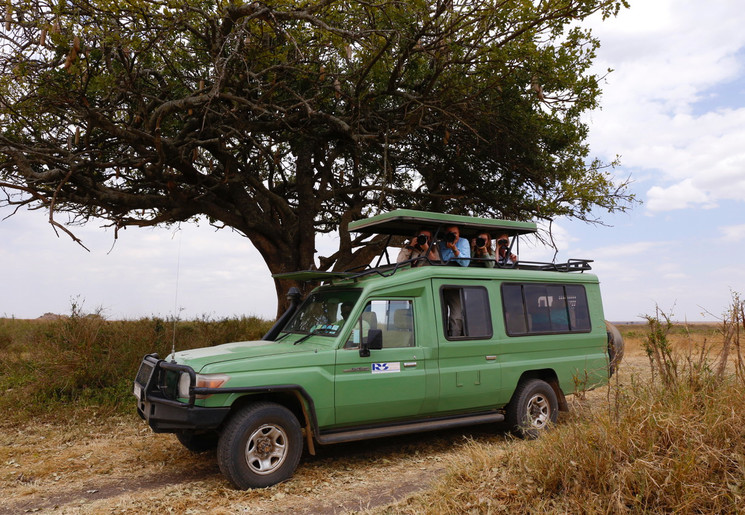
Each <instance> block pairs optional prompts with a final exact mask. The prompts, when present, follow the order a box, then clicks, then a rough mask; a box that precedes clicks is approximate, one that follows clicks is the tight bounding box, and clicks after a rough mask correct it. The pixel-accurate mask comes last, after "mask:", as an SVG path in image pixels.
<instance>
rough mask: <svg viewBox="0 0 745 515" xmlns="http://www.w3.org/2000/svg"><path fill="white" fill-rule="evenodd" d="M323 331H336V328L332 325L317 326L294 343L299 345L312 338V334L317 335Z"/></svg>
mask: <svg viewBox="0 0 745 515" xmlns="http://www.w3.org/2000/svg"><path fill="white" fill-rule="evenodd" d="M323 333H332V334H333V333H336V329H332V328H331V327H325V326H321V327H316V328H315V329H313V330H312V331H311V332H309V333H308V334H306V335H305V336H303V337H302V338H299V339H298V340H297V341H296V342H294V343H293V345H297V344H298V343H303V342H304V341H305V340H307V339H308V338H310V337H311V336H315V335H317V334H323Z"/></svg>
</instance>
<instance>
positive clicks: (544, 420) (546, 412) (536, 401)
mask: <svg viewBox="0 0 745 515" xmlns="http://www.w3.org/2000/svg"><path fill="white" fill-rule="evenodd" d="M527 415H528V422H529V423H530V426H531V427H533V428H535V429H543V428H545V427H546V425H548V421H549V419H550V416H551V406H550V405H549V403H548V399H546V397H545V396H543V395H534V396H533V397H531V398H530V400H529V401H528V409H527Z"/></svg>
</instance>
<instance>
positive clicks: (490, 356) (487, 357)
mask: <svg viewBox="0 0 745 515" xmlns="http://www.w3.org/2000/svg"><path fill="white" fill-rule="evenodd" d="M496 359H497V357H496V356H494V355H489V356H486V361H495V360H496Z"/></svg>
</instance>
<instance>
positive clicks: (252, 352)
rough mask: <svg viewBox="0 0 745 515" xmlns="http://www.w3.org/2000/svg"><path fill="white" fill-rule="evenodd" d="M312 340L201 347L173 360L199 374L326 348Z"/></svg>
mask: <svg viewBox="0 0 745 515" xmlns="http://www.w3.org/2000/svg"><path fill="white" fill-rule="evenodd" d="M324 339H325V340H329V342H332V341H333V339H329V338H324ZM312 340H314V338H311V339H309V340H308V341H305V342H302V343H301V344H299V345H293V344H292V342H271V341H266V340H258V341H249V342H233V343H224V344H222V345H216V346H214V347H202V348H200V349H191V350H185V351H181V352H177V353H176V355H175V358H176V362H177V363H179V364H182V365H189V366H190V367H191V368H193V369H194V371H195V372H197V373H199V372H200V371H201V370H202V369H203V368H204V367H205V366H207V365H214V364H216V363H225V362H228V361H236V360H244V359H251V358H260V357H265V356H281V355H286V354H304V353H315V352H318V349H319V348H321V347H323V348H326V347H327V346H325V345H321V346H319V345H318V344H317V343H314V342H313V341H312ZM169 359H170V357H169Z"/></svg>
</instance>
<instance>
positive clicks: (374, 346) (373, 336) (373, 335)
mask: <svg viewBox="0 0 745 515" xmlns="http://www.w3.org/2000/svg"><path fill="white" fill-rule="evenodd" d="M382 348H383V331H382V329H370V330H369V331H368V332H367V341H365V340H364V339H363V341H362V343H360V357H361V358H369V357H370V350H380V349H382Z"/></svg>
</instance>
